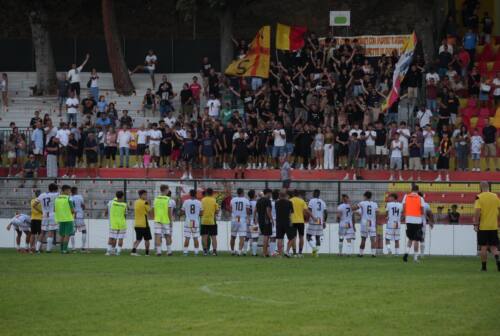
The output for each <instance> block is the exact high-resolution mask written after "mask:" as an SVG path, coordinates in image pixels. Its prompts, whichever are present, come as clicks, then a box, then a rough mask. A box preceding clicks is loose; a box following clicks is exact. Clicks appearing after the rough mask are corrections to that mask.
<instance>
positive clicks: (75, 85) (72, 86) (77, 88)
mask: <svg viewBox="0 0 500 336" xmlns="http://www.w3.org/2000/svg"><path fill="white" fill-rule="evenodd" d="M69 89H70V90H71V91H74V92H76V94H77V95H80V83H79V82H76V83H71V84H70V85H69ZM94 98H97V97H94Z"/></svg>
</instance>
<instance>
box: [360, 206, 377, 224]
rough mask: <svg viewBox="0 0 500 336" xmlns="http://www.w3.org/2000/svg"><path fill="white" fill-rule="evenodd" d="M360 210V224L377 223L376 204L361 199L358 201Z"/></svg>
mask: <svg viewBox="0 0 500 336" xmlns="http://www.w3.org/2000/svg"><path fill="white" fill-rule="evenodd" d="M358 206H359V210H360V212H361V224H367V223H370V226H375V224H376V223H377V210H378V205H377V203H375V202H373V201H361V202H359V203H358Z"/></svg>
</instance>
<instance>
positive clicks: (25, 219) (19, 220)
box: [10, 214, 31, 226]
mask: <svg viewBox="0 0 500 336" xmlns="http://www.w3.org/2000/svg"><path fill="white" fill-rule="evenodd" d="M10 223H11V224H12V225H15V226H24V225H29V224H30V223H31V218H30V216H28V215H25V214H19V215H15V216H14V217H12V219H11V220H10Z"/></svg>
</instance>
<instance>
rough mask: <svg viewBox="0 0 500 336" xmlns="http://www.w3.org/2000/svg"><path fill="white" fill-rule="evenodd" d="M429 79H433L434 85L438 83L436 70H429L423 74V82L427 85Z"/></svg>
mask: <svg viewBox="0 0 500 336" xmlns="http://www.w3.org/2000/svg"><path fill="white" fill-rule="evenodd" d="M431 79H434V83H436V84H437V83H438V82H439V74H438V73H437V72H436V70H434V69H431V70H430V71H429V72H428V73H426V74H425V81H426V82H427V83H429V82H430V81H431Z"/></svg>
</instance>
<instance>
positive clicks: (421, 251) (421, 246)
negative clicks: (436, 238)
mask: <svg viewBox="0 0 500 336" xmlns="http://www.w3.org/2000/svg"><path fill="white" fill-rule="evenodd" d="M424 252H425V244H424V243H420V254H424Z"/></svg>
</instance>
